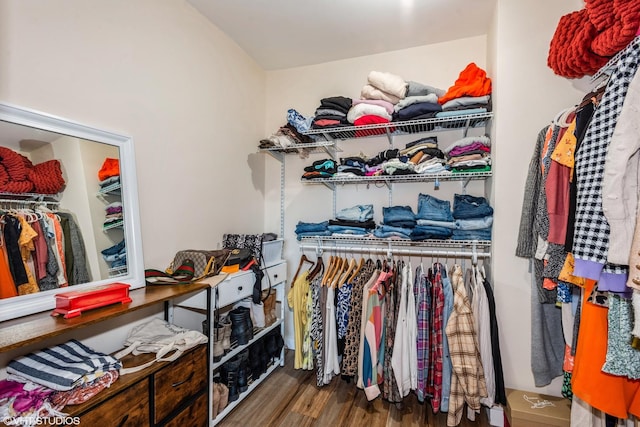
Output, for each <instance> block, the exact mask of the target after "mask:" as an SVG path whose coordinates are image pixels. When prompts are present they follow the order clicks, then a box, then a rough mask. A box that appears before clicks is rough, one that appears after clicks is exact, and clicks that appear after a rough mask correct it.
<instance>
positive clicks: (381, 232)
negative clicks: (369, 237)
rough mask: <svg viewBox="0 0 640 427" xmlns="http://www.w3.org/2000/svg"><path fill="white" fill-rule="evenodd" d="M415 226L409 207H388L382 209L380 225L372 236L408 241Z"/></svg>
mask: <svg viewBox="0 0 640 427" xmlns="http://www.w3.org/2000/svg"><path fill="white" fill-rule="evenodd" d="M415 226H416V216H415V214H414V213H413V210H411V207H410V206H389V207H383V208H382V224H381V225H379V226H378V227H376V229H375V230H374V231H373V235H374V236H376V237H379V238H383V239H384V238H401V239H410V238H411V232H412V231H413V228H414V227H415Z"/></svg>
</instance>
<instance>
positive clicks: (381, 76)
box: [367, 71, 407, 99]
mask: <svg viewBox="0 0 640 427" xmlns="http://www.w3.org/2000/svg"><path fill="white" fill-rule="evenodd" d="M367 81H368V82H369V84H370V85H371V86H373V87H376V88H378V89H380V90H381V91H383V92H387V93H390V94H391V95H393V96H395V97H397V98H398V99H402V98H404V97H405V96H406V95H407V82H405V81H404V79H403V78H402V77H400V76H396V75H395V74H391V73H385V72H382V71H371V72H370V73H369V75H368V76H367Z"/></svg>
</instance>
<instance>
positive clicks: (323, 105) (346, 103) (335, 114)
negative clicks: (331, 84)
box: [311, 96, 352, 129]
mask: <svg viewBox="0 0 640 427" xmlns="http://www.w3.org/2000/svg"><path fill="white" fill-rule="evenodd" d="M351 105H352V100H351V98H347V97H344V96H332V97H329V98H322V99H321V100H320V105H319V106H318V108H316V112H315V117H314V118H313V122H312V124H311V127H312V128H314V129H321V128H326V127H339V126H351V123H349V121H348V120H347V113H349V109H350V108H351Z"/></svg>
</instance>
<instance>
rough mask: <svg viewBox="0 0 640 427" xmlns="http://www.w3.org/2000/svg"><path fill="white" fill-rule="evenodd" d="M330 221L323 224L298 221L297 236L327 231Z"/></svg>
mask: <svg viewBox="0 0 640 427" xmlns="http://www.w3.org/2000/svg"><path fill="white" fill-rule="evenodd" d="M328 226H329V221H323V222H302V221H298V224H297V225H296V234H299V233H308V232H310V231H327V227H328Z"/></svg>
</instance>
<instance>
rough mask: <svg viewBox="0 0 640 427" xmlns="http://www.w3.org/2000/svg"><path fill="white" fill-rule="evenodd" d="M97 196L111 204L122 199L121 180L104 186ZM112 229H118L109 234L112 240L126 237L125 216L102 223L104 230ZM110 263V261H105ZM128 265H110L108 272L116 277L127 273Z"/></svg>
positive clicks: (112, 276) (106, 231)
mask: <svg viewBox="0 0 640 427" xmlns="http://www.w3.org/2000/svg"><path fill="white" fill-rule="evenodd" d="M96 196H97V197H98V198H99V199H100V200H102V201H103V202H104V203H105V204H109V203H111V202H113V201H120V200H121V199H122V184H121V183H120V182H114V183H113V184H111V185H108V186H106V187H102V188H100V189H99V190H98V192H97V193H96ZM111 230H117V231H116V233H114V234H108V235H109V239H110V240H112V241H116V242H117V241H120V240H121V239H123V238H124V218H121V219H119V220H117V221H114V222H110V223H108V224H103V225H102V231H103V232H104V233H109V232H110V231H111ZM104 262H107V263H108V264H109V262H108V261H104ZM127 271H128V270H127V265H126V264H125V265H119V266H116V267H113V266H110V267H109V268H108V269H107V273H108V274H109V277H110V278H116V277H119V276H122V275H125V274H127Z"/></svg>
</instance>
